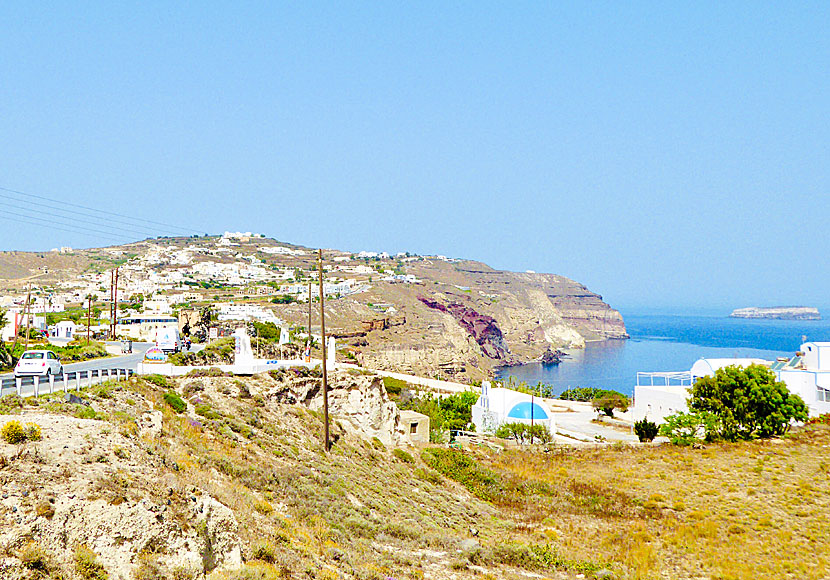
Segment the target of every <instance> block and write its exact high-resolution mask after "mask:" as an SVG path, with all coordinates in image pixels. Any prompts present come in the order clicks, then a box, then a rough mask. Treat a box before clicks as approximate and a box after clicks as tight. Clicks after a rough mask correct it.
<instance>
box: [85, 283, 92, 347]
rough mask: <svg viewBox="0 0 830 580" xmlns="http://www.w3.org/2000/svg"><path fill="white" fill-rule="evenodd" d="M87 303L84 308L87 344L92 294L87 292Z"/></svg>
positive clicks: (87, 341)
mask: <svg viewBox="0 0 830 580" xmlns="http://www.w3.org/2000/svg"><path fill="white" fill-rule="evenodd" d="M86 297H87V299H88V300H89V304H88V305H87V309H86V344H87V345H89V325H90V324H91V323H92V294H87V296H86Z"/></svg>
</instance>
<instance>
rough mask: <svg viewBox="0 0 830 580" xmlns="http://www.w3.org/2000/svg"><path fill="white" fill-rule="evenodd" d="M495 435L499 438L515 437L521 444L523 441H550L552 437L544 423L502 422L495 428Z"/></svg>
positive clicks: (544, 442)
mask: <svg viewBox="0 0 830 580" xmlns="http://www.w3.org/2000/svg"><path fill="white" fill-rule="evenodd" d="M495 435H496V437H500V438H501V439H515V440H516V441H517V442H518V443H520V444H521V445H524V444H525V443H541V444H546V443H550V442H551V441H552V440H553V437H552V436H551V434H550V431H549V430H548V428H547V426H546V425H541V424H538V423H537V424H535V425H528V424H526V423H502V424H501V425H499V428H498V429H496V433H495Z"/></svg>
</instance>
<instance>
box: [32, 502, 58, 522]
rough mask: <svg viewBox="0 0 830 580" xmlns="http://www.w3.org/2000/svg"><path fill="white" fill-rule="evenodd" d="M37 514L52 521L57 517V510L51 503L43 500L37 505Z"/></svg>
mask: <svg viewBox="0 0 830 580" xmlns="http://www.w3.org/2000/svg"><path fill="white" fill-rule="evenodd" d="M35 513H36V514H37V515H38V516H41V517H44V518H46V519H47V520H51V519H52V516H54V515H55V508H54V507H53V506H52V504H51V502H49V501H48V500H43V501H41V502H39V503H38V504H37V507H36V508H35Z"/></svg>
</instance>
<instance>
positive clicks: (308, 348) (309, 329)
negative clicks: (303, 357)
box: [305, 278, 311, 360]
mask: <svg viewBox="0 0 830 580" xmlns="http://www.w3.org/2000/svg"><path fill="white" fill-rule="evenodd" d="M305 344H306V350H307V351H308V357H309V360H311V278H309V279H308V338H307V339H306V341H305Z"/></svg>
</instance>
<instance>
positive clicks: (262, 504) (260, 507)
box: [254, 499, 274, 516]
mask: <svg viewBox="0 0 830 580" xmlns="http://www.w3.org/2000/svg"><path fill="white" fill-rule="evenodd" d="M254 509H255V510H256V511H257V512H259V513H261V514H262V515H264V516H267V515H271V514H272V513H274V506H272V505H271V504H270V503H268V502H267V501H265V500H264V499H258V500H256V501H255V502H254Z"/></svg>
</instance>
